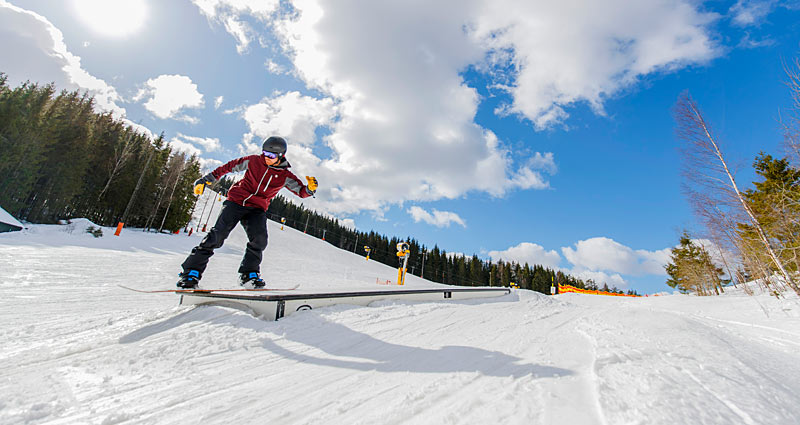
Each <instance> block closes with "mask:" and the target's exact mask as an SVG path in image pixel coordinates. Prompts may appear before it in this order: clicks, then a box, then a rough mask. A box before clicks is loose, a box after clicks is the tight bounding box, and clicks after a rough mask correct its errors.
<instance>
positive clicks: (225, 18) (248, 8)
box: [192, 0, 279, 54]
mask: <svg viewBox="0 0 800 425" xmlns="http://www.w3.org/2000/svg"><path fill="white" fill-rule="evenodd" d="M192 1H193V3H194V4H195V5H196V6H197V7H198V8H199V9H200V11H201V12H202V13H203V15H205V16H206V18H208V20H209V21H210V22H217V23H221V24H222V25H223V26H224V27H225V30H226V31H228V33H229V34H231V35H232V36H233V37H234V39H236V50H237V51H238V52H239V54H243V53H246V52H247V51H248V47H249V45H250V43H251V42H252V41H253V39H255V38H257V37H258V33H257V31H256V30H255V29H254V28H253V27H252V26H251V25H250V24H248V23H247V22H246V21H245V20H244V19H243V17H244V16H248V15H249V16H253V17H255V18H257V19H259V20H261V21H263V22H268V21H269V18H270V16H271V15H272V14H273V13H274V12H275V11H277V10H278V5H279V0H192Z"/></svg>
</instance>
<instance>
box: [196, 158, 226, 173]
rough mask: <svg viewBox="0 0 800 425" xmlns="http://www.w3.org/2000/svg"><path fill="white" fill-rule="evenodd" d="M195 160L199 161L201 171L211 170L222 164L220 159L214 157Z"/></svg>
mask: <svg viewBox="0 0 800 425" xmlns="http://www.w3.org/2000/svg"><path fill="white" fill-rule="evenodd" d="M197 160H198V161H199V162H200V169H201V170H203V171H202V172H203V173H208V172H211V171H212V170H214V169H215V168H217V167H219V166H220V165H222V164H224V163H223V162H222V161H219V160H216V159H208V158H198V159H197Z"/></svg>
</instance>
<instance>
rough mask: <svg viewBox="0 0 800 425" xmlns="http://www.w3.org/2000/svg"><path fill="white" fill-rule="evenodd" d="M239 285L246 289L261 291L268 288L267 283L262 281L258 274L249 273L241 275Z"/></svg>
mask: <svg viewBox="0 0 800 425" xmlns="http://www.w3.org/2000/svg"><path fill="white" fill-rule="evenodd" d="M239 285H242V286H243V287H245V288H252V289H261V288H263V287H264V286H266V285H267V283H266V282H264V280H263V279H261V276H259V275H258V272H249V273H241V274H239Z"/></svg>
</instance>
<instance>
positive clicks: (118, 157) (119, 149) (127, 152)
mask: <svg viewBox="0 0 800 425" xmlns="http://www.w3.org/2000/svg"><path fill="white" fill-rule="evenodd" d="M125 132H126V133H127V134H126V135H125V137H124V138H123V140H124V141H123V142H122V143H120V144H117V145H116V146H114V158H112V161H111V164H110V165H111V166H110V167H109V170H108V180H107V181H106V185H105V186H104V187H103V190H101V191H100V194H99V195H97V199H98V200H99V199H100V198H102V197H103V195H105V193H106V191H108V188H109V187H110V186H111V182H112V181H114V178H115V177H116V176H117V175H118V174H119V172H120V171H122V168H123V167H124V166H125V163H127V162H128V160H129V159H130V158H131V157H132V156H133V152H134V150H135V147H136V144H135V143H133V138H134V137H135V136H136V133H135V132H134V131H133V130H132V129H126V130H125Z"/></svg>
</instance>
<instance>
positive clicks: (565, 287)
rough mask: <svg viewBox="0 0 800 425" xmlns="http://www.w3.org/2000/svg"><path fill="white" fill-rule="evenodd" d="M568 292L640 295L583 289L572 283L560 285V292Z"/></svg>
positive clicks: (615, 295) (620, 295)
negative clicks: (571, 284)
mask: <svg viewBox="0 0 800 425" xmlns="http://www.w3.org/2000/svg"><path fill="white" fill-rule="evenodd" d="M568 292H575V293H577V294H593V295H611V296H614V297H638V296H639V295H629V294H615V293H613V292H605V291H593V290H591V289H581V288H576V287H574V286H570V285H558V293H559V294H566V293H568Z"/></svg>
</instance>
